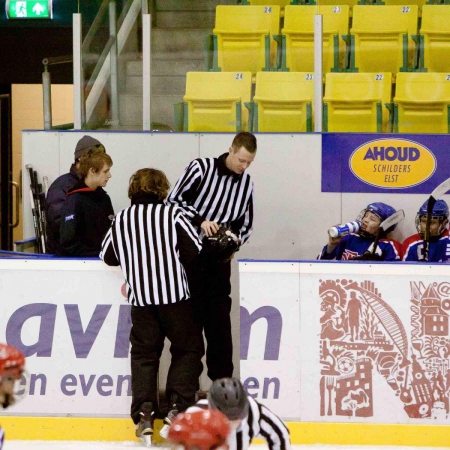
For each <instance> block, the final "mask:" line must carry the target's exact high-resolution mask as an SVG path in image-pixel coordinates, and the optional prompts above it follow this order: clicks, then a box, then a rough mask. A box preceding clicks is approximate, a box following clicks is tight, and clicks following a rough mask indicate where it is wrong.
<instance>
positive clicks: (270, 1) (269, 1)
mask: <svg viewBox="0 0 450 450" xmlns="http://www.w3.org/2000/svg"><path fill="white" fill-rule="evenodd" d="M241 5H253V6H267V5H278V6H279V7H280V14H281V16H283V14H284V7H285V6H287V5H298V0H242V1H241Z"/></svg>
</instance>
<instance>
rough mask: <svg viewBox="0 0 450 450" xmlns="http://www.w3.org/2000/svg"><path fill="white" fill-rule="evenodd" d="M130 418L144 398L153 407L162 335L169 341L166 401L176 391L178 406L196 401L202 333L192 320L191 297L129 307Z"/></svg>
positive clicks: (162, 341)
mask: <svg viewBox="0 0 450 450" xmlns="http://www.w3.org/2000/svg"><path fill="white" fill-rule="evenodd" d="M131 323H132V328H131V333H130V342H131V391H132V401H131V418H132V419H133V422H134V423H138V422H139V411H140V409H141V406H142V404H143V403H144V402H153V405H154V406H155V409H156V403H157V389H158V381H157V380H158V370H159V360H160V357H161V353H162V351H163V347H164V338H165V337H167V338H168V339H169V341H170V343H171V346H170V353H171V355H172V361H171V364H170V367H169V373H168V375H167V381H166V397H167V401H168V402H169V401H170V399H171V397H172V396H173V395H174V394H175V395H176V396H177V406H178V409H179V410H184V409H186V408H187V407H189V406H190V405H192V404H194V403H195V393H196V391H197V390H198V389H199V377H200V375H201V373H202V371H203V364H202V361H201V359H202V357H203V355H204V345H203V336H202V332H201V328H200V326H199V324H198V323H196V322H195V321H194V318H193V311H192V303H191V300H182V301H179V302H177V303H174V304H169V305H155V306H153V305H152V306H132V307H131Z"/></svg>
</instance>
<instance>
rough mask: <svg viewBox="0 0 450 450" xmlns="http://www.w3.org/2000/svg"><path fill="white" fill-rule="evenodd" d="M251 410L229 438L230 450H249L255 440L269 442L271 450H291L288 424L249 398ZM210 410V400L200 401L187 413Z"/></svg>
mask: <svg viewBox="0 0 450 450" xmlns="http://www.w3.org/2000/svg"><path fill="white" fill-rule="evenodd" d="M248 402H249V404H250V408H249V411H248V417H247V418H245V419H243V420H242V422H241V423H240V425H239V426H238V428H237V429H236V430H235V431H232V432H231V433H230V435H229V436H228V441H227V444H228V446H229V450H247V449H248V448H249V447H250V444H251V443H252V441H253V439H255V438H260V439H264V440H265V441H266V442H267V445H268V447H269V450H290V449H291V438H290V435H289V429H288V427H287V426H286V424H285V423H284V422H283V421H282V420H281V419H280V418H279V417H278V416H277V415H276V414H274V413H273V412H272V411H270V409H269V408H267V407H266V406H264V405H262V404H261V403H258V402H257V401H256V400H254V399H253V398H251V397H248ZM207 408H208V400H206V399H204V400H200V401H198V402H197V403H196V404H195V405H194V406H191V407H190V408H188V409H187V412H194V411H198V410H200V409H207Z"/></svg>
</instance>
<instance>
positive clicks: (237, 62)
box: [213, 5, 280, 73]
mask: <svg viewBox="0 0 450 450" xmlns="http://www.w3.org/2000/svg"><path fill="white" fill-rule="evenodd" d="M279 32H280V6H279V5H274V6H242V5H241V6H230V5H218V6H217V7H216V23H215V28H214V30H213V40H214V69H215V70H223V71H224V72H239V71H241V72H252V73H256V72H259V71H261V70H269V69H270V68H271V67H273V66H274V65H275V59H276V51H277V43H276V42H275V41H274V40H273V39H272V37H271V36H272V35H277V34H279Z"/></svg>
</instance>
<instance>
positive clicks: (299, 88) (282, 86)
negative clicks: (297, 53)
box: [253, 72, 314, 133]
mask: <svg viewBox="0 0 450 450" xmlns="http://www.w3.org/2000/svg"><path fill="white" fill-rule="evenodd" d="M253 102H254V108H255V111H254V122H253V123H254V126H253V131H255V132H258V131H263V132H264V131H266V132H292V133H293V132H303V131H312V127H313V124H312V117H313V112H312V111H313V107H312V106H313V104H314V75H313V74H312V73H306V72H258V73H257V74H256V88H255V96H254V97H253Z"/></svg>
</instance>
